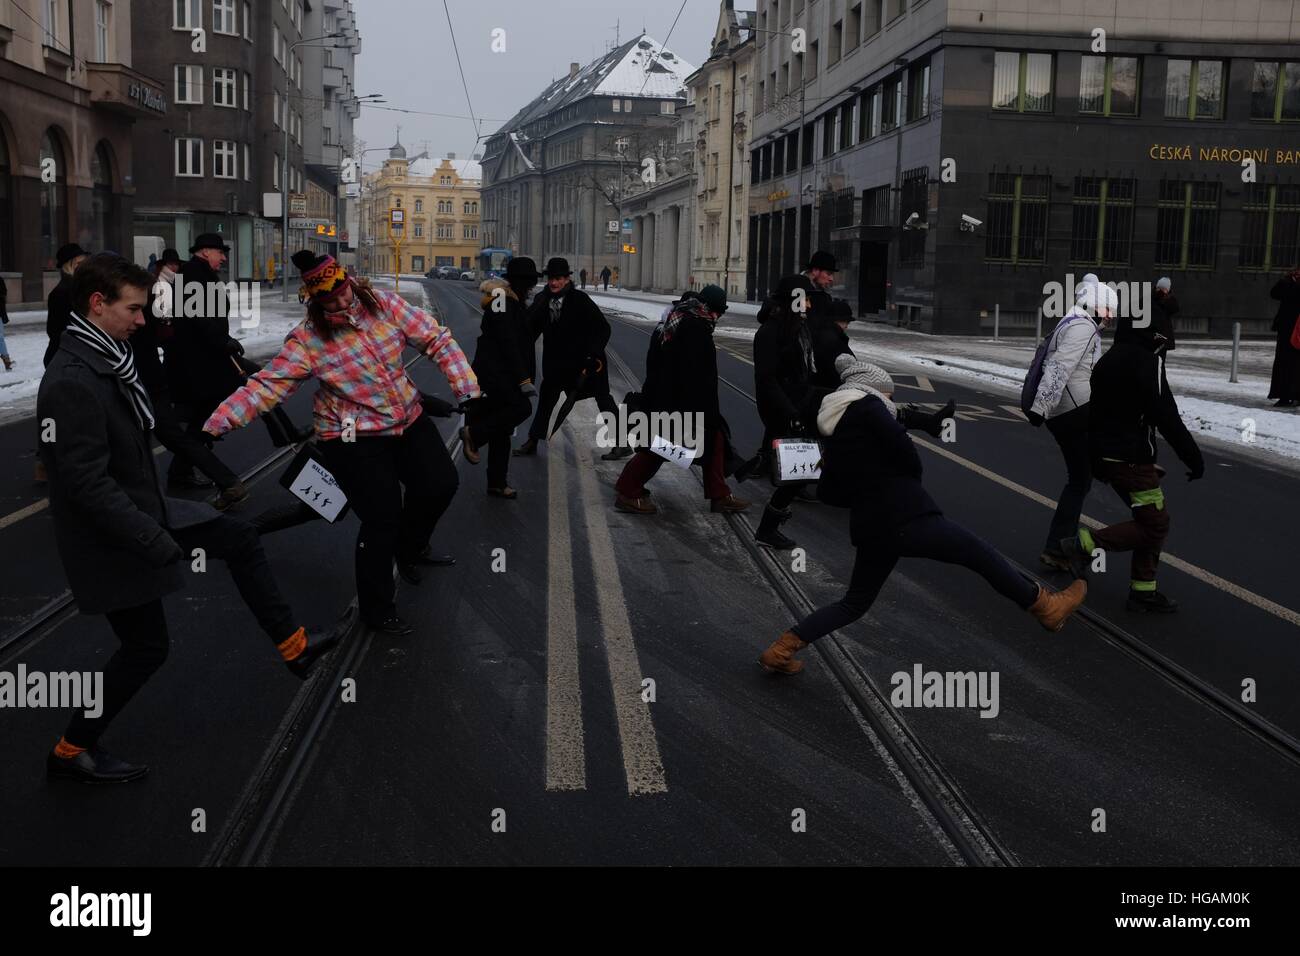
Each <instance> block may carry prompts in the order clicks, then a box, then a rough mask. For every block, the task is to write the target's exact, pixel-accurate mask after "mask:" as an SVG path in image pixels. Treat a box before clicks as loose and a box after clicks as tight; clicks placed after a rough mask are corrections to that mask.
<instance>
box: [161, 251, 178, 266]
mask: <svg viewBox="0 0 1300 956" xmlns="http://www.w3.org/2000/svg"><path fill="white" fill-rule="evenodd" d="M169 262H173V263H175V264H176V265H180V264H181V254H180V253H179V252H177V251H176V250H175V249H164V250H163V252H162V255H161V256H159V257H158V264H159V265H166V264H167V263H169Z"/></svg>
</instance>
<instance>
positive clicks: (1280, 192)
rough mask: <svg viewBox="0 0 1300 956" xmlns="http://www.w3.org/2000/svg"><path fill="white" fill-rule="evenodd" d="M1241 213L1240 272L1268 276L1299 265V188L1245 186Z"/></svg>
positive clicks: (1277, 185) (1264, 185)
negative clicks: (1271, 272)
mask: <svg viewBox="0 0 1300 956" xmlns="http://www.w3.org/2000/svg"><path fill="white" fill-rule="evenodd" d="M1241 212H1242V217H1241V253H1240V258H1239V260H1238V264H1239V266H1240V267H1241V268H1242V269H1249V270H1261V271H1263V272H1270V271H1272V270H1274V269H1279V268H1288V269H1289V268H1292V267H1294V266H1295V264H1296V263H1297V262H1300V185H1296V184H1294V183H1287V184H1266V183H1250V184H1247V186H1246V195H1245V198H1244V201H1243V202H1242V207H1241Z"/></svg>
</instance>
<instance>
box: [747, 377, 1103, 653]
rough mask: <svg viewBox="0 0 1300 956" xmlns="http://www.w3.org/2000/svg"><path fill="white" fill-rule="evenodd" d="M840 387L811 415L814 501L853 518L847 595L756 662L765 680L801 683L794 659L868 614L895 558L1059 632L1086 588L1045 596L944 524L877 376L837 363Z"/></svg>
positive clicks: (983, 546) (1081, 584)
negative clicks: (939, 569) (946, 571)
mask: <svg viewBox="0 0 1300 956" xmlns="http://www.w3.org/2000/svg"><path fill="white" fill-rule="evenodd" d="M836 365H837V368H838V369H839V371H840V374H841V376H842V379H843V383H842V384H841V386H840V387H839V388H838V389H836V391H834V392H832V393H831V394H830V395H828V396H827V397H826V398H825V400H824V401H822V403H821V407H820V410H819V411H818V413H817V430H818V432H819V433H820V434H821V435H822V436H823V439H824V444H823V451H822V477H821V482H820V485H819V494H820V495H821V498H822V500H823V501H825V502H826V503H827V504H831V505H836V506H838V507H842V508H848V509H850V514H849V536H850V540H851V541H852V543H853V545H854V547H855V548H856V549H857V552H856V557H855V559H854V562H853V573H852V576H851V578H850V580H849V587H848V591H847V592H846V593H845V595H844V597H843V598H841V599H840V600H839V601H838V602H836V603H835V604H831V605H828V606H826V607H822V608H819V609H817V610H816V611H813V612H812V613H811V614H809V615H808V616H807V617H805V618H804V619H803V620H801V621H799V623H797V624H795V625H793V626H792V627H790V628H789V629H787V630H786V631H785V632H784V633H783V634H782V635H781V636H780V637H779V638H778V639H777V640H776V641H774V642H773V643H772V644H771V646H769V647H768V648H767V650H765V651H763V653H762V654H761V655H760V656H759V663H760V664H761V665H762V666H763V667H764V668H766V669H767V670H768V671H771V672H775V673H781V674H797V673H799V671H801V670H802V669H803V662H802V661H800V660H797V659H796V658H795V655H796V654H797V653H798V652H799V651H800V650H802V649H803V648H804V647H806V646H808V644H810V643H812V642H813V641H816V640H818V639H819V638H821V637H824V636H825V635H826V634H829V633H830V632H831V631H833V630H836V629H838V628H842V627H845V626H846V625H848V624H851V623H853V622H854V621H856V620H858V619H859V618H861V617H862V616H863V615H864V614H866V613H867V611H869V610H870V609H871V606H872V604H873V603H874V602H875V599H876V596H877V595H878V594H879V593H880V589H881V588H882V587H883V586H884V584H885V581H887V580H888V579H889V575H890V574H891V573H892V572H893V570H894V566H895V565H896V564H897V563H898V560H899V559H900V558H908V557H915V558H929V559H931V560H934V561H942V562H944V563H945V564H956V565H960V566H962V567H965V568H969V569H970V570H972V571H974V572H975V573H977V574H979V575H980V576H981V577H983V578H984V580H985V581H987V582H988V583H989V586H990V587H992V588H993V589H994V590H996V591H997V592H998V593H999V594H1001V595H1002V596H1003V597H1005V598H1007V599H1008V600H1010V601H1012V602H1013V603H1015V604H1016V606H1018V607H1020V608H1022V609H1023V610H1027V611H1028V612H1029V613H1030V614H1032V615H1033V616H1034V618H1035V619H1036V620H1037V621H1038V622H1039V624H1041V625H1042V626H1043V627H1044V628H1046V629H1047V630H1049V631H1059V630H1060V629H1061V628H1062V627H1063V626H1064V624H1065V621H1066V619H1067V618H1068V617H1069V616H1070V614H1071V613H1073V611H1074V610H1075V609H1076V608H1077V607H1078V606H1079V605H1080V604H1081V603H1082V602H1083V598H1084V596H1085V594H1086V593H1087V583H1086V582H1085V581H1083V580H1082V579H1079V580H1076V581H1075V582H1074V583H1073V584H1071V585H1070V586H1069V587H1068V588H1066V589H1065V590H1064V591H1051V590H1049V589H1047V588H1044V587H1042V586H1040V585H1038V584H1034V583H1032V582H1030V581H1029V580H1027V579H1026V578H1024V577H1023V576H1022V575H1021V574H1020V573H1019V572H1018V571H1017V570H1016V569H1015V568H1014V567H1013V566H1012V565H1011V564H1010V562H1008V561H1007V560H1006V559H1005V558H1004V557H1002V555H1000V554H999V553H998V552H997V551H996V550H995V549H994V548H993V547H992V546H991V545H989V544H987V543H986V542H985V541H983V540H982V539H980V538H979V537H977V536H976V535H974V534H972V533H971V532H970V531H968V530H966V528H964V527H962V526H961V525H959V524H957V523H956V522H954V521H951V520H950V519H948V518H946V517H945V516H944V514H943V512H942V511H941V510H940V509H939V506H938V505H937V504H935V502H934V500H933V499H932V498H931V497H930V495H929V494H928V493H927V492H926V490H925V487H924V485H923V484H922V481H921V476H922V470H921V459H920V457H919V456H918V455H917V453H916V448H915V447H914V445H913V444H912V440H911V438H910V437H909V436H908V434H907V429H906V426H905V425H904V424H903V422H901V421H900V420H899V415H898V409H897V408H896V407H895V406H894V404H893V402H892V401H890V400H889V398H888V397H887V396H885V395H884V394H882V393H881V392H880V390H879V389H878V388H877V385H878V383H879V378H878V375H877V371H876V370H875V369H874V367H872V366H870V365H867V364H866V363H859V362H855V361H854V360H853V359H852V358H850V357H849V356H843V357H841V358H840V359H838V360H837V362H836Z"/></svg>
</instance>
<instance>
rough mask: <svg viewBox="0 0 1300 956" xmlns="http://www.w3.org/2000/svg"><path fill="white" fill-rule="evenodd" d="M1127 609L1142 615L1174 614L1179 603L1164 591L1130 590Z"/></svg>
mask: <svg viewBox="0 0 1300 956" xmlns="http://www.w3.org/2000/svg"><path fill="white" fill-rule="evenodd" d="M1125 607H1127V608H1128V609H1129V610H1130V611H1137V612H1138V613H1140V614H1173V613H1174V612H1175V611H1177V610H1178V602H1177V601H1175V600H1174V599H1173V598H1171V597H1166V596H1165V594H1164V592H1163V591H1134V590H1130V591H1129V592H1128V601H1127V602H1126V604H1125Z"/></svg>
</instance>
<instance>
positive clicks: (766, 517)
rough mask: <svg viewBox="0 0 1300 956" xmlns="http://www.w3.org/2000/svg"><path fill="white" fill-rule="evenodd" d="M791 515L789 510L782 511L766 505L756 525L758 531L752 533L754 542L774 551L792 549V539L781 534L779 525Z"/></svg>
mask: <svg viewBox="0 0 1300 956" xmlns="http://www.w3.org/2000/svg"><path fill="white" fill-rule="evenodd" d="M791 514H792V512H790V511H789V510H786V511H782V510H781V509H780V508H774V507H772V506H771V505H768V506H767V507H766V508H764V509H763V518H762V520H761V521H759V523H758V530H757V531H755V532H754V540H755V541H757V542H758V543H759V544H761V545H763V546H764V547H768V548H772V549H773V550H775V551H789V550H791V549H792V548H793V547H794V539H793V538H788V537H786V536H785V535H783V534H782V533H781V525H783V524H785V523H786V522H787V521H789V520H790V515H791Z"/></svg>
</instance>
